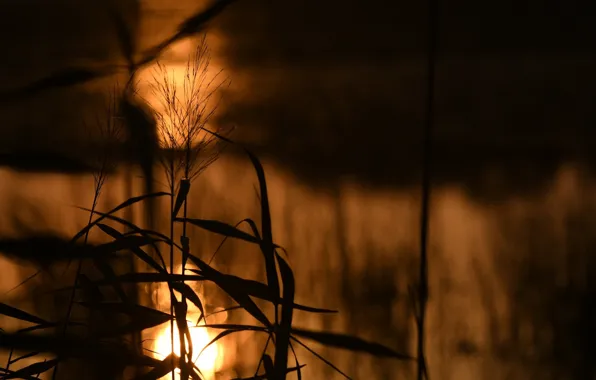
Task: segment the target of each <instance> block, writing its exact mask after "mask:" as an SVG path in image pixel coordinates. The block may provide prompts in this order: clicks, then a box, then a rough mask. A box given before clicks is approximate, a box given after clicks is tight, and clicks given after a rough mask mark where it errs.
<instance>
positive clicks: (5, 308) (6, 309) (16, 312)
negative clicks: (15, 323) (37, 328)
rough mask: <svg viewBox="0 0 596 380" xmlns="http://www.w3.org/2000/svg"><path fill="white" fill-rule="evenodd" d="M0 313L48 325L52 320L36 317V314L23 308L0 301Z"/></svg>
mask: <svg viewBox="0 0 596 380" xmlns="http://www.w3.org/2000/svg"><path fill="white" fill-rule="evenodd" d="M0 314H3V315H6V316H7V317H11V318H15V319H18V320H21V321H26V322H31V323H37V324H42V325H46V324H49V323H50V322H48V321H46V320H44V319H42V318H39V317H36V316H35V315H32V314H29V313H27V312H24V311H23V310H20V309H17V308H16V307H12V306H9V305H7V304H5V303H0Z"/></svg>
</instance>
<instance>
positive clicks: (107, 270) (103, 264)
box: [93, 256, 128, 302]
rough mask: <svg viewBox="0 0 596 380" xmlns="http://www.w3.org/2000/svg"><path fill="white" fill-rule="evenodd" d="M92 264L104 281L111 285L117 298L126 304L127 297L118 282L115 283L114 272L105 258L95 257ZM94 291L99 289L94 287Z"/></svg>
mask: <svg viewBox="0 0 596 380" xmlns="http://www.w3.org/2000/svg"><path fill="white" fill-rule="evenodd" d="M93 262H94V264H95V267H96V268H97V269H98V270H99V271H100V272H101V274H102V275H103V276H104V277H105V278H106V280H108V281H110V282H111V284H112V286H113V288H114V291H115V292H116V294H117V295H118V297H120V299H121V300H122V302H128V296H127V295H126V293H125V292H124V289H123V288H122V285H121V284H120V282H118V281H116V273H115V272H114V270H113V269H112V267H111V266H110V265H109V264H108V262H107V261H106V260H105V258H104V257H101V256H100V257H96V258H95V259H94V260H93ZM95 290H97V291H99V289H98V288H97V287H95Z"/></svg>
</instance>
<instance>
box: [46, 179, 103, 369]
mask: <svg viewBox="0 0 596 380" xmlns="http://www.w3.org/2000/svg"><path fill="white" fill-rule="evenodd" d="M98 199H99V188H98V187H96V189H95V194H94V195H93V203H92V205H91V212H90V213H89V220H88V221H87V225H90V224H91V222H92V221H93V215H94V214H95V208H96V206H97V201H98ZM89 231H90V230H87V232H85V239H84V244H85V245H86V244H87V242H88V240H89ZM82 267H83V262H82V260H79V262H78V264H77V271H76V274H75V280H74V284H73V287H72V291H71V292H70V297H69V301H68V309H67V311H66V319H65V321H64V326H62V332H61V335H62V336H64V335H65V334H66V331H67V330H68V322H69V321H70V316H71V314H72V305H73V304H74V298H75V295H76V291H77V286H78V284H79V276H80V275H81V269H82ZM56 376H58V364H56V366H54V371H53V372H52V380H56Z"/></svg>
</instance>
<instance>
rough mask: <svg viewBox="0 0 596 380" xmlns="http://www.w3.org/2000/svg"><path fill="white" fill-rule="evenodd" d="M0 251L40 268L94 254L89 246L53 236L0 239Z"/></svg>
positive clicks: (91, 246) (92, 248)
mask: <svg viewBox="0 0 596 380" xmlns="http://www.w3.org/2000/svg"><path fill="white" fill-rule="evenodd" d="M0 251H1V252H3V253H4V254H5V255H8V256H9V257H11V258H12V259H14V260H17V261H19V260H24V261H27V262H29V263H33V264H35V265H37V266H39V267H42V268H47V267H49V266H50V265H51V264H54V263H56V262H61V261H69V260H71V259H72V258H73V257H77V258H79V259H84V258H90V257H93V256H94V254H95V252H94V247H93V245H91V244H71V243H69V242H68V241H67V240H65V239H63V238H61V237H58V236H53V235H35V236H27V237H24V238H15V239H12V238H6V239H1V240H0Z"/></svg>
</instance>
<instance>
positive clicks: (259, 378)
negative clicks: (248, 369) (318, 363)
mask: <svg viewBox="0 0 596 380" xmlns="http://www.w3.org/2000/svg"><path fill="white" fill-rule="evenodd" d="M304 367H305V365H304V364H303V365H301V366H300V367H292V368H288V369H287V371H286V374H288V373H292V372H295V371H296V370H298V373H300V368H304ZM299 378H300V376H299ZM266 379H272V377H269V376H267V375H256V376H253V377H235V378H233V379H232V380H266Z"/></svg>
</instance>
